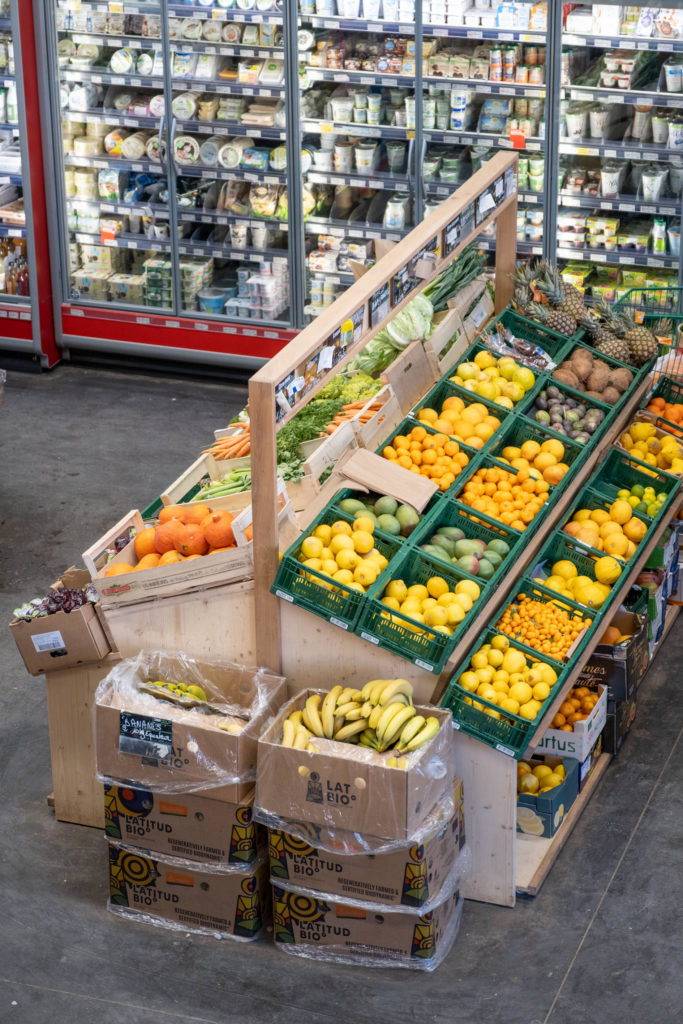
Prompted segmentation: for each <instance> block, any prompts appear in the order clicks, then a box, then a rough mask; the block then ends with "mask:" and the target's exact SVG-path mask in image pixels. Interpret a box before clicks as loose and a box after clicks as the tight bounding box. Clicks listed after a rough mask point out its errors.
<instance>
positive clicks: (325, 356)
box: [318, 345, 334, 373]
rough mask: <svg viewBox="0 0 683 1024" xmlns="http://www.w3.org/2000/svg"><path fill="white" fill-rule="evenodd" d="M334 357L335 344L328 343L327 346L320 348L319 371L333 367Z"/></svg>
mask: <svg viewBox="0 0 683 1024" xmlns="http://www.w3.org/2000/svg"><path fill="white" fill-rule="evenodd" d="M333 358H334V346H333V345H326V346H325V348H323V349H321V350H320V355H319V356H318V373H323V371H324V370H331V369H332V365H333V363H332V360H333Z"/></svg>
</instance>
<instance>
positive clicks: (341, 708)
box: [335, 700, 362, 718]
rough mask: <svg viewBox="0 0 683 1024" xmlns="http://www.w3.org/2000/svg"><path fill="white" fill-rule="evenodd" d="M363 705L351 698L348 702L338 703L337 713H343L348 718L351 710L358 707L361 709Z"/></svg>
mask: <svg viewBox="0 0 683 1024" xmlns="http://www.w3.org/2000/svg"><path fill="white" fill-rule="evenodd" d="M361 707H362V705H361V704H359V703H358V701H357V700H349V701H347V702H346V704H337V709H336V711H335V715H341V716H342V718H346V716H347V715H348V713H349V711H355V710H356V709H358V710H359V711H360V709H361Z"/></svg>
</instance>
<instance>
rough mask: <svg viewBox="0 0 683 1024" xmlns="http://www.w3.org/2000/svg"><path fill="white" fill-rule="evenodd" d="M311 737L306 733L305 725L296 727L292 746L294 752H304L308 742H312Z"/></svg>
mask: <svg viewBox="0 0 683 1024" xmlns="http://www.w3.org/2000/svg"><path fill="white" fill-rule="evenodd" d="M312 739H313V736H312V735H311V733H310V732H309V731H308V729H307V728H306V726H305V725H298V726H297V727H296V737H295V739H294V743H293V744H292V746H293V747H294V749H295V750H305V749H306V747H307V746H308V741H309V740H312Z"/></svg>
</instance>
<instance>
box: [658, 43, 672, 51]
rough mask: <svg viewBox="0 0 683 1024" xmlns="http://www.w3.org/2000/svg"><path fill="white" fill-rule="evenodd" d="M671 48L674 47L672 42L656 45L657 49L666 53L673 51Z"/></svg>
mask: <svg viewBox="0 0 683 1024" xmlns="http://www.w3.org/2000/svg"><path fill="white" fill-rule="evenodd" d="M673 48H674V44H673V43H660V44H659V45H658V47H657V49H658V50H661V51H662V52H667V53H673Z"/></svg>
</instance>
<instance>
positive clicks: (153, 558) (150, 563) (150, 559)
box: [135, 551, 161, 570]
mask: <svg viewBox="0 0 683 1024" xmlns="http://www.w3.org/2000/svg"><path fill="white" fill-rule="evenodd" d="M160 561H161V555H159V554H157V552H156V551H153V552H152V553H151V554H149V555H144V556H143V557H142V558H141V559H140V561H139V562H138V564H137V565H136V566H135V568H136V569H137V570H142V569H156V567H157V566H158V564H159V562H160Z"/></svg>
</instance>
